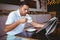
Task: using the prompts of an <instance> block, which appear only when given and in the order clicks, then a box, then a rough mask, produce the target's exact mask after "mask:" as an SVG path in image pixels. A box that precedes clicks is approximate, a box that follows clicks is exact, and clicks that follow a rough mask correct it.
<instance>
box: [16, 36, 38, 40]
mask: <svg viewBox="0 0 60 40" xmlns="http://www.w3.org/2000/svg"><path fill="white" fill-rule="evenodd" d="M16 38H21V39H22V40H38V39H33V38H26V37H20V36H16Z"/></svg>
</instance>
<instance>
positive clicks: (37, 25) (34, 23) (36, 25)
mask: <svg viewBox="0 0 60 40" xmlns="http://www.w3.org/2000/svg"><path fill="white" fill-rule="evenodd" d="M31 24H32V25H33V26H34V27H44V25H45V24H39V23H36V22H33V21H32V22H31Z"/></svg>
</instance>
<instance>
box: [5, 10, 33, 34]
mask: <svg viewBox="0 0 60 40" xmlns="http://www.w3.org/2000/svg"><path fill="white" fill-rule="evenodd" d="M22 18H27V19H28V20H27V22H28V23H30V22H32V18H31V17H30V16H29V15H28V14H26V16H21V15H20V13H19V9H18V10H16V11H13V12H11V13H10V14H9V15H8V18H7V21H6V23H5V24H6V25H7V24H12V23H14V22H16V21H17V20H20V19H22ZM25 24H26V23H23V24H19V25H18V26H17V27H16V28H14V29H13V30H11V31H9V32H7V34H9V35H16V34H18V33H21V32H23V29H24V26H25Z"/></svg>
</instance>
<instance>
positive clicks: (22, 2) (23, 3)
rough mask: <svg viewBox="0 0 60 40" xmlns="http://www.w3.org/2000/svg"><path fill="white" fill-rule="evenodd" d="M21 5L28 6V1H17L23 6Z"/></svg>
mask: <svg viewBox="0 0 60 40" xmlns="http://www.w3.org/2000/svg"><path fill="white" fill-rule="evenodd" d="M23 5H28V6H29V4H28V2H25V1H21V2H20V3H19V6H23Z"/></svg>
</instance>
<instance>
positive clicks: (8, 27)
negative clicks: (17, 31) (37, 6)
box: [4, 18, 27, 32]
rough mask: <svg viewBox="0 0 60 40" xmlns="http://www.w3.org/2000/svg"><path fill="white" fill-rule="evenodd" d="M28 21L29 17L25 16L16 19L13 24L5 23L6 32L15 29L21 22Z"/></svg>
mask: <svg viewBox="0 0 60 40" xmlns="http://www.w3.org/2000/svg"><path fill="white" fill-rule="evenodd" d="M26 21H27V19H26V18H24V19H21V20H18V21H16V22H15V23H13V24H9V25H5V29H4V31H5V32H8V31H11V30H13V29H14V28H15V27H17V26H18V25H19V24H21V23H25V22H26Z"/></svg>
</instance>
